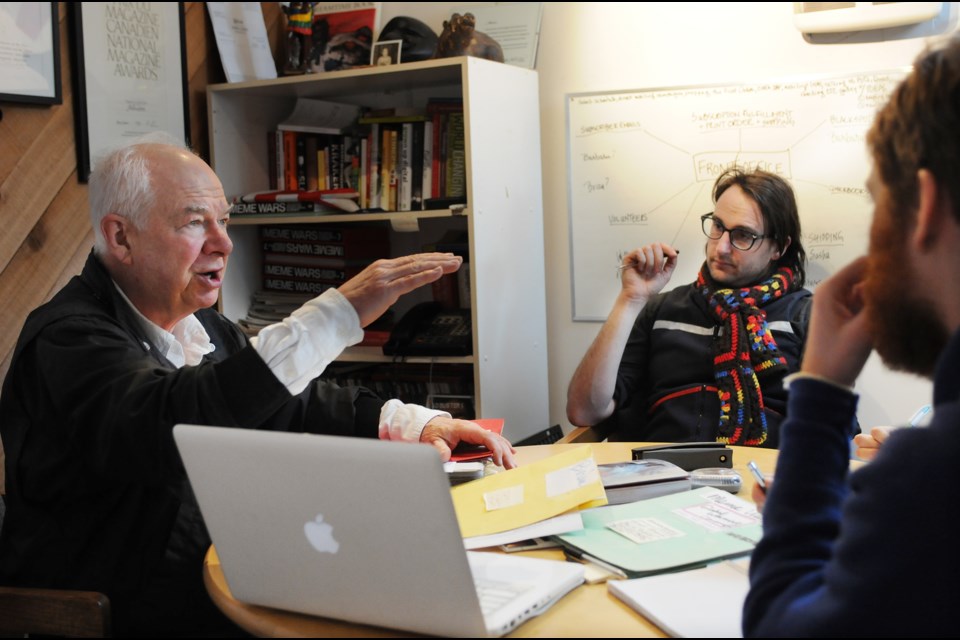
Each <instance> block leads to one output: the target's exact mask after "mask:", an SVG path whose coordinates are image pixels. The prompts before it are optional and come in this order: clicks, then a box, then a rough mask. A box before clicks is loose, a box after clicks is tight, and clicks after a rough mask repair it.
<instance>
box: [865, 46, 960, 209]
mask: <svg viewBox="0 0 960 640" xmlns="http://www.w3.org/2000/svg"><path fill="white" fill-rule="evenodd" d="M958 136H960V36H956V35H955V36H952V37H951V38H949V39H947V40H944V41H942V42H941V43H940V44H938V45H935V46H933V47H931V48H929V49H927V50H925V51H924V52H923V53H921V54H920V56H919V57H918V58H917V61H916V62H915V63H914V67H913V71H912V73H911V74H910V75H909V76H908V77H907V79H906V80H904V82H902V83H901V84H900V85H899V86H898V87H897V88H896V90H894V92H893V95H892V96H891V98H890V100H889V101H887V103H886V104H885V105H884V106H883V107H882V108H881V109H880V111H878V112H877V117H876V119H875V120H874V122H873V126H872V127H871V128H870V131H869V133H868V134H867V145H868V147H869V149H870V151H871V153H872V154H873V160H874V166H875V169H876V171H877V173H878V177H879V178H880V180H881V181H882V182H883V185H884V187H885V188H886V189H887V193H888V195H889V196H890V198H891V202H890V203H889V204H890V205H891V206H890V210H891V213H892V214H893V215H894V216H900V217H901V220H900V222H901V223H906V222H908V221H909V220H910V218H911V217H912V216H913V215H914V213H915V211H916V207H917V198H918V192H917V171H918V170H920V169H927V170H928V171H930V172H931V173H932V174H933V175H934V177H935V178H936V180H937V184H938V185H939V186H940V187H941V188H944V189H946V190H947V193H949V195H950V198H951V200H952V202H953V215H954V217H955V218H956V220H957V222H958V223H960V137H958Z"/></svg>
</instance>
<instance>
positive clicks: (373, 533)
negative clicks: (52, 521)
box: [173, 425, 583, 636]
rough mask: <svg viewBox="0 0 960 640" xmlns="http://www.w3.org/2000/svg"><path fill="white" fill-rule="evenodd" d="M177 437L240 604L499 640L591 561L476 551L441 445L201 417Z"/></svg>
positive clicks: (565, 588)
mask: <svg viewBox="0 0 960 640" xmlns="http://www.w3.org/2000/svg"><path fill="white" fill-rule="evenodd" d="M173 435H174V438H175V439H176V442H177V447H178V448H179V450H180V455H181V457H182V459H183V462H184V465H185V466H186V470H187V474H188V476H189V478H190V483H191V485H192V486H193V490H194V492H195V494H196V497H197V501H198V502H199V504H200V509H201V512H202V513H203V517H204V520H205V521H206V524H207V528H208V529H209V531H210V535H211V537H212V539H213V543H214V545H215V546H216V549H217V555H218V556H219V557H220V562H221V566H222V569H223V573H224V577H225V578H226V581H227V584H228V586H229V587H230V591H231V592H232V593H233V596H234V597H235V598H236V599H237V600H240V601H242V602H247V603H250V604H257V605H263V606H268V607H275V608H278V609H287V610H291V611H299V612H303V613H309V614H314V615H319V616H324V617H329V618H337V619H341V620H349V621H352V622H358V623H363V624H371V625H378V626H383V627H390V628H397V629H404V630H408V631H415V632H419V633H429V634H435V635H451V636H500V635H504V634H506V633H508V632H510V631H511V630H512V629H514V628H515V627H516V626H517V625H519V624H521V623H522V622H523V621H525V620H526V619H528V618H529V617H531V616H535V615H537V614H539V613H541V612H542V611H544V610H545V609H546V608H547V607H549V606H550V605H551V604H553V603H554V602H555V601H556V600H557V599H559V598H560V597H561V596H563V595H564V594H566V593H567V592H569V591H570V590H571V589H573V588H574V587H576V586H577V585H579V584H581V583H582V582H583V565H581V564H579V563H570V562H563V561H555V560H541V559H535V558H525V557H518V556H513V555H505V554H500V553H485V552H475V551H470V552H468V551H466V550H465V549H464V546H463V539H462V537H461V535H460V529H459V525H458V524H457V519H456V514H455V512H454V508H453V502H452V500H451V498H450V483H449V481H448V480H447V476H446V473H444V471H443V468H442V465H441V463H440V459H439V457H438V456H437V453H436V450H435V449H433V448H432V447H428V446H425V445H418V444H405V443H398V442H387V441H380V440H371V439H364V438H347V437H339V436H318V435H311V434H302V433H284V432H269V431H255V430H248V429H230V428H224V427H205V426H195V425H177V426H176V427H175V428H174V431H173ZM478 584H479V585H481V586H479V587H478ZM481 600H483V609H481Z"/></svg>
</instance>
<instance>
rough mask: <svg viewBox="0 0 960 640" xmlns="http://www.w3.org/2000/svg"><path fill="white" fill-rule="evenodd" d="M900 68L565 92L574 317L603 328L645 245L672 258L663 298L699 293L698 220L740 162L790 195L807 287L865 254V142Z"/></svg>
mask: <svg viewBox="0 0 960 640" xmlns="http://www.w3.org/2000/svg"><path fill="white" fill-rule="evenodd" d="M908 70H909V69H907V68H903V69H896V70H889V71H880V72H871V73H860V74H850V75H843V76H829V77H827V76H821V77H811V78H801V79H790V80H782V81H768V82H761V83H756V84H738V85H715V86H699V87H682V88H666V89H650V90H636V91H617V92H610V93H580V94H568V96H567V126H568V130H567V146H568V164H569V181H568V188H569V191H570V192H569V197H568V202H569V204H570V247H571V260H570V264H571V269H572V274H571V276H572V277H571V281H572V283H573V319H574V320H592V321H603V320H605V319H606V317H607V314H608V313H609V312H610V309H611V307H612V306H613V301H614V299H615V298H616V295H617V292H618V291H619V288H620V276H619V274H618V273H617V271H616V267H617V266H618V265H619V264H620V263H621V261H622V257H623V256H624V255H625V254H626V253H627V252H629V251H631V250H633V249H635V248H637V247H639V246H642V245H645V244H648V243H650V242H666V243H669V244H672V245H673V246H675V247H677V248H678V249H680V258H679V261H678V265H677V270H676V272H674V275H673V278H672V280H671V281H670V285H669V287H670V288H672V287H674V286H678V285H682V284H687V283H690V282H693V280H694V279H695V278H696V274H697V271H698V270H699V269H700V266H701V265H702V264H703V258H704V254H703V250H704V245H705V243H706V238H705V237H704V235H703V232H702V231H701V229H700V216H701V215H702V214H704V213H707V212H709V211H712V210H713V204H712V199H711V190H712V187H713V182H714V180H715V179H716V177H717V176H718V175H719V174H720V173H721V172H722V171H723V170H724V169H726V168H727V167H728V166H730V165H731V164H734V163H737V164H739V165H741V166H745V167H747V168H752V167H759V168H761V169H764V170H766V171H770V172H773V173H777V174H779V175H781V176H783V177H784V178H786V179H787V180H788V181H789V182H790V183H791V185H793V188H794V191H795V193H796V195H797V203H798V205H799V209H800V220H801V226H802V228H803V235H802V239H803V244H804V247H805V248H806V250H807V260H808V267H807V287H808V288H814V287H815V286H816V284H817V283H818V282H820V281H821V280H823V278H825V277H826V276H827V275H829V274H831V273H833V272H834V271H836V270H837V269H838V268H840V267H842V266H843V265H845V264H847V263H848V262H850V261H851V260H852V259H853V258H855V257H857V256H859V255H861V254H863V253H864V252H865V251H866V248H867V238H868V233H869V226H870V219H871V216H872V211H873V208H872V205H871V203H870V200H869V197H868V194H867V191H866V187H865V186H864V183H865V181H866V179H867V176H868V175H869V172H870V160H869V156H868V153H867V150H866V143H865V134H866V131H867V129H869V127H870V125H871V123H872V122H873V117H874V114H875V113H876V110H877V108H878V107H880V106H882V105H883V104H884V102H886V99H887V97H888V96H889V94H890V92H891V91H892V90H893V88H894V87H895V86H896V84H897V82H899V81H900V80H901V79H902V78H903V77H904V76H905V75H906V73H907V71H908Z"/></svg>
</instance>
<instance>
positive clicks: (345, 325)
mask: <svg viewBox="0 0 960 640" xmlns="http://www.w3.org/2000/svg"><path fill="white" fill-rule="evenodd" d="M362 339H363V329H362V328H361V327H360V318H359V317H358V316H357V312H356V310H355V309H354V308H353V305H351V304H350V302H349V301H348V300H347V299H346V298H344V297H343V294H341V293H340V292H339V291H337V290H336V289H327V290H326V291H325V292H324V293H322V294H321V295H319V296H317V297H316V298H314V299H312V300H310V301H308V302H305V303H304V304H303V306H302V307H300V308H299V309H297V310H296V311H294V312H293V313H291V314H290V315H289V316H287V317H286V318H284V319H283V320H281V321H280V322H278V323H276V324H271V325H269V326H267V327H264V328H263V329H261V330H260V333H259V335H257V336H256V337H255V338H253V339H251V342H252V343H253V347H254V348H255V349H256V350H257V353H259V354H260V357H261V358H263V361H264V362H266V363H267V366H268V367H270V370H271V371H273V374H274V375H275V376H277V379H278V380H280V382H282V383H283V385H284V386H285V387H286V388H287V390H288V391H289V392H290V393H291V394H292V395H297V394H298V393H300V392H301V391H303V390H304V389H306V388H307V385H308V384H310V382H311V381H312V380H313V379H314V378H316V377H317V376H319V375H320V374H321V373H322V372H323V370H324V369H326V368H327V366H328V365H329V364H330V363H331V362H333V361H334V360H335V359H336V358H337V356H339V355H340V354H341V353H342V352H343V350H344V349H345V348H347V347H349V346H350V345H354V344H356V343H358V342H360V341H361V340H362Z"/></svg>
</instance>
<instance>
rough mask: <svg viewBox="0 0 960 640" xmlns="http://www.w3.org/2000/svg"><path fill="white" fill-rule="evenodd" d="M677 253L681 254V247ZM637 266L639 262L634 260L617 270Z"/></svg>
mask: <svg viewBox="0 0 960 640" xmlns="http://www.w3.org/2000/svg"><path fill="white" fill-rule="evenodd" d="M677 255H680V249H677ZM635 266H637V262H636V261H635V260H633V261H630V262H627V263H625V264H622V265H620V266H619V267H617V271H623V270H624V269H629V268H630V267H635Z"/></svg>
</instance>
